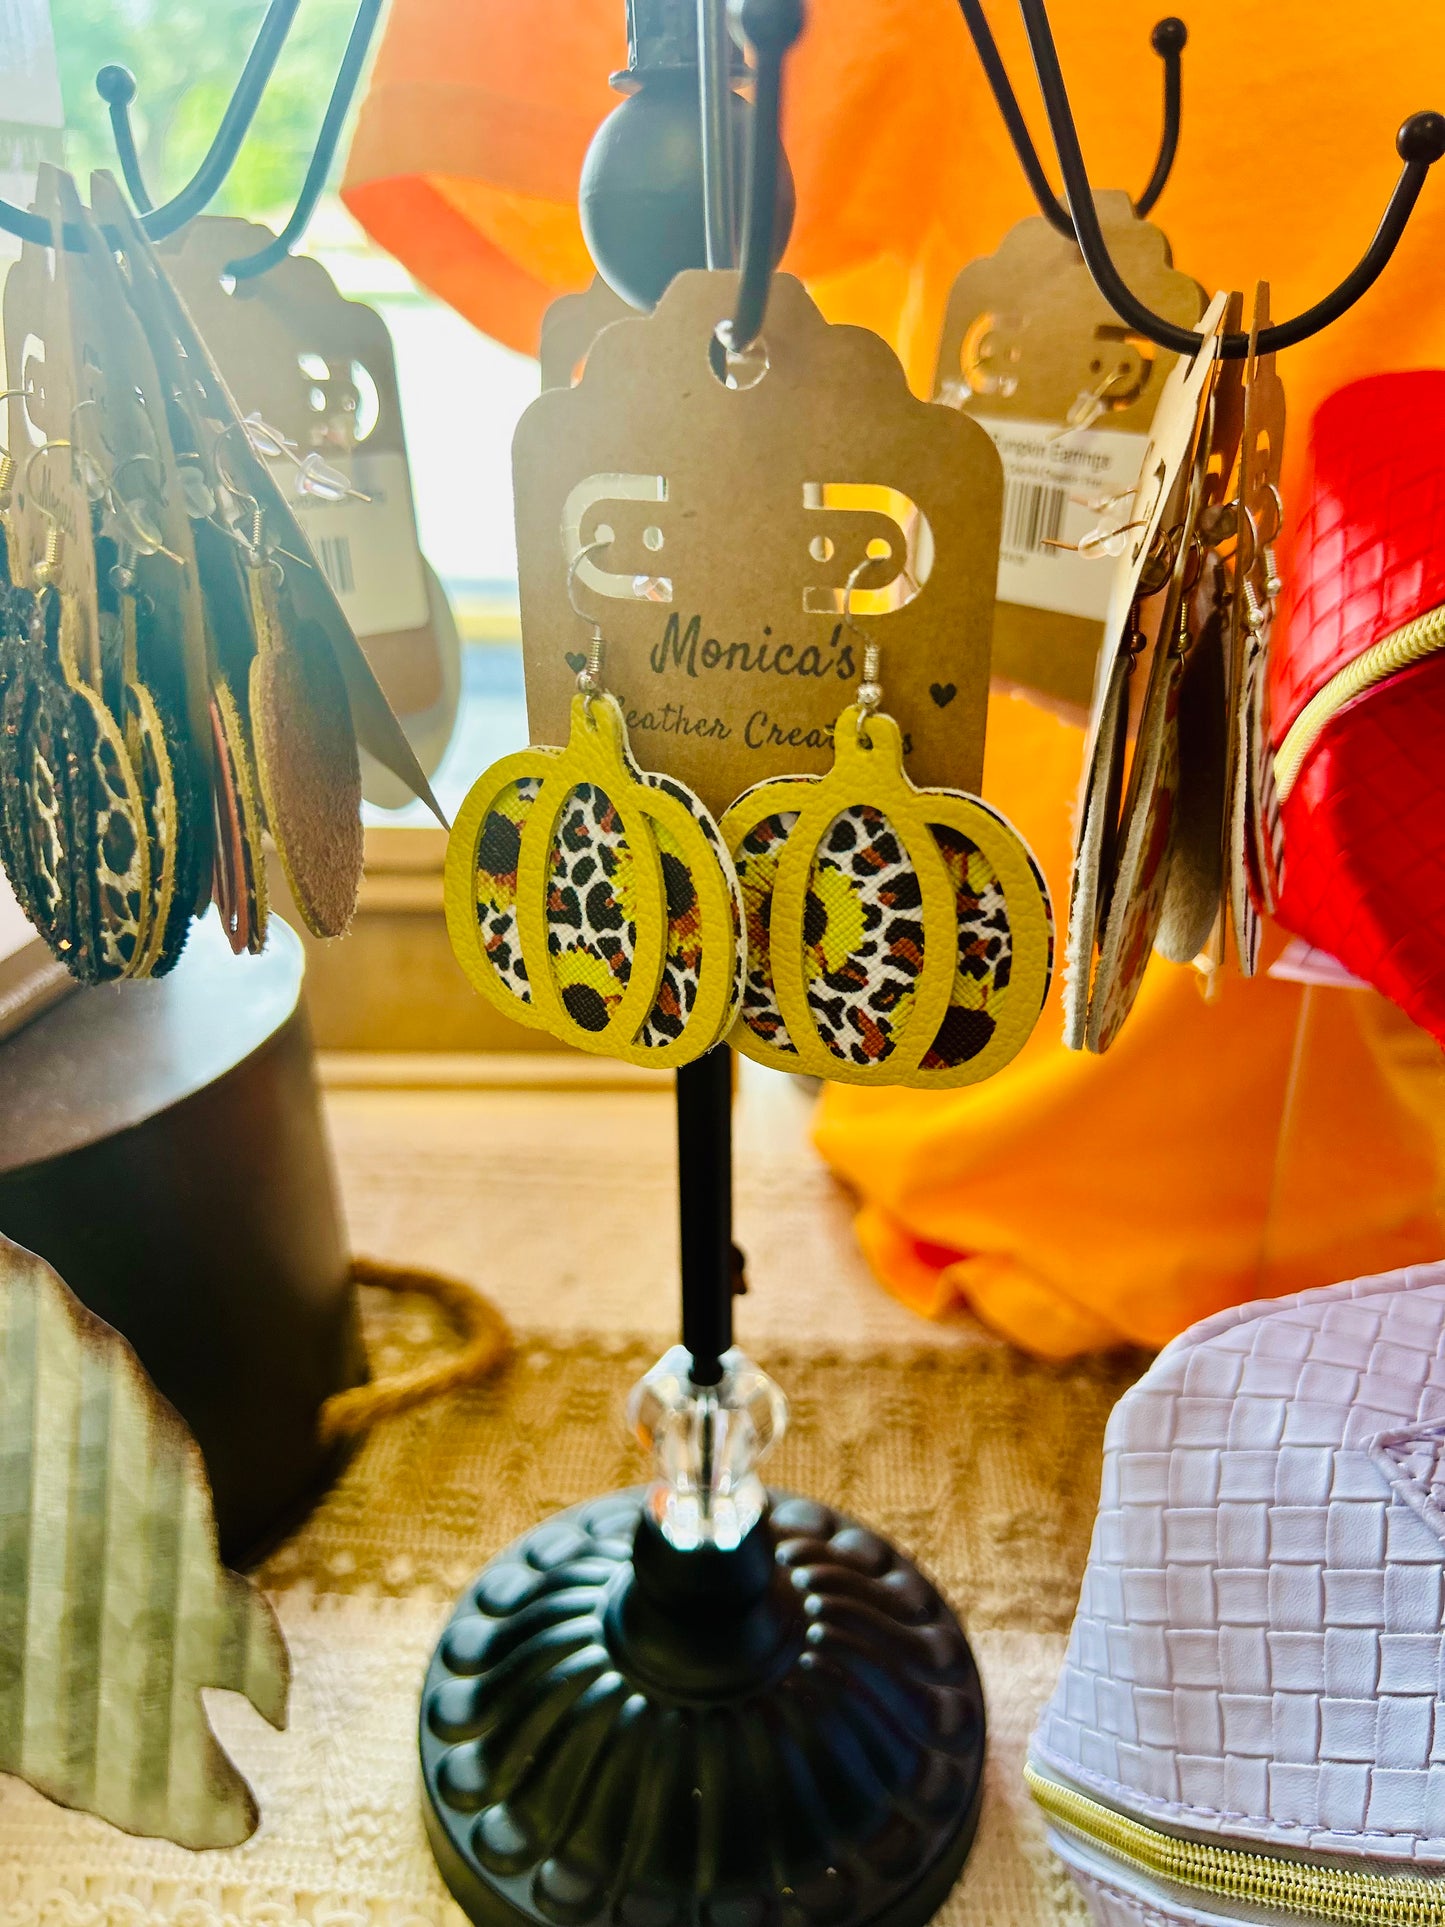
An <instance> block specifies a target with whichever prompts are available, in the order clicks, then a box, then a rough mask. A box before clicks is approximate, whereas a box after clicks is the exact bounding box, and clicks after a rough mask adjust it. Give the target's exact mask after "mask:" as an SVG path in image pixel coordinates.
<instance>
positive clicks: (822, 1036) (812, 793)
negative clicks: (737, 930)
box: [722, 584, 1053, 1089]
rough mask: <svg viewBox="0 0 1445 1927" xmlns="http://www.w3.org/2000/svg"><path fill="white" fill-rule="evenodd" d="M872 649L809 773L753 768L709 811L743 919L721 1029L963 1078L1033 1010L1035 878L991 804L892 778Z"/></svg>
mask: <svg viewBox="0 0 1445 1927" xmlns="http://www.w3.org/2000/svg"><path fill="white" fill-rule="evenodd" d="M850 587H851V584H850ZM877 665H878V651H877V648H876V646H875V645H873V644H872V643H867V644H866V647H865V651H864V672H863V674H864V680H863V682H862V684H861V685H860V686H859V689H858V697H857V701H856V702H855V703H853V704H852V705H851V706H850V707H849V708H847V709H845V710H844V711H843V713H842V715H841V716H840V717H839V718H838V721H837V723H836V725H835V727H834V731H833V743H834V759H835V760H834V763H833V767H832V769H831V770H830V771H829V772H828V774H827V775H826V776H823V777H812V776H798V777H785V778H783V779H781V780H777V781H772V782H764V783H758V784H755V785H754V786H753V788H752V789H750V790H746V791H744V793H743V794H742V795H741V796H740V797H739V798H738V800H737V801H736V802H735V803H734V804H733V805H732V807H731V809H729V810H728V811H727V813H726V815H725V816H724V817H723V820H722V832H723V839H724V841H725V842H726V844H727V847H728V850H729V851H730V852H731V854H732V856H733V860H734V863H735V865H736V867H737V872H738V879H739V882H740V884H741V886H742V892H743V903H744V909H745V912H746V916H747V924H748V974H747V982H746V984H745V986H744V991H743V1008H742V1012H741V1015H740V1017H739V1019H738V1022H737V1024H736V1025H735V1027H734V1030H733V1036H732V1040H731V1041H732V1042H733V1044H734V1045H735V1046H736V1047H737V1049H738V1050H740V1051H742V1052H743V1053H744V1054H745V1055H746V1056H748V1057H751V1058H753V1059H755V1061H756V1062H758V1063H760V1064H767V1065H769V1066H770V1067H772V1068H773V1069H776V1070H793V1071H809V1072H812V1073H813V1074H814V1075H815V1076H819V1077H826V1078H830V1079H832V1080H834V1081H835V1082H839V1083H845V1084H875V1085H913V1086H916V1087H919V1088H922V1089H947V1088H950V1087H953V1086H956V1085H960V1084H973V1083H978V1082H980V1081H981V1080H982V1079H983V1078H986V1077H991V1076H992V1075H993V1073H994V1072H995V1071H997V1070H1000V1069H1001V1068H1002V1067H1003V1066H1004V1065H1005V1064H1006V1063H1008V1061H1009V1059H1010V1058H1012V1057H1013V1056H1014V1055H1015V1054H1016V1053H1017V1052H1018V1051H1019V1049H1020V1048H1021V1047H1022V1046H1023V1044H1024V1042H1025V1041H1026V1039H1027V1038H1028V1036H1029V1034H1030V1032H1031V1031H1032V1030H1033V1027H1034V1025H1035V1024H1036V1023H1037V1021H1038V1018H1039V1013H1040V1011H1041V1010H1042V1009H1043V1004H1044V999H1045V997H1046V996H1047V995H1048V988H1049V981H1050V977H1051V975H1052V970H1053V915H1052V911H1051V909H1050V905H1049V898H1048V892H1047V889H1046V888H1045V885H1044V880H1043V877H1042V874H1041V873H1040V871H1039V868H1038V865H1037V863H1035V861H1034V859H1033V856H1032V855H1031V853H1030V852H1029V850H1028V848H1027V846H1026V845H1025V844H1024V842H1023V841H1022V839H1021V838H1020V837H1019V835H1018V834H1017V832H1016V831H1015V830H1014V829H1013V828H1012V827H1011V825H1010V824H1008V823H1007V822H1006V821H1005V820H1004V818H1003V817H1001V816H1000V815H999V814H998V813H997V811H995V810H992V809H990V808H989V806H988V805H987V804H986V803H984V802H983V801H982V800H981V799H980V798H979V797H977V796H970V795H968V794H966V793H965V792H963V791H961V790H935V789H929V790H924V789H918V788H916V787H915V786H914V784H913V783H912V782H911V781H910V780H909V777H908V775H907V772H906V771H905V769H904V767H903V739H902V735H901V732H900V730H899V727H898V724H897V723H896V722H895V721H894V719H893V718H892V717H891V716H887V715H884V714H882V713H880V710H879V704H880V703H881V701H882V691H881V690H880V688H879V686H878V680H877V676H878V667H877Z"/></svg>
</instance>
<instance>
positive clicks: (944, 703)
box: [928, 682, 958, 709]
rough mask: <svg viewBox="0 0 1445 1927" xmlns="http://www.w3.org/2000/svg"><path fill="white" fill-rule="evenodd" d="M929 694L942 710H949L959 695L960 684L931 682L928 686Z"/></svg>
mask: <svg viewBox="0 0 1445 1927" xmlns="http://www.w3.org/2000/svg"><path fill="white" fill-rule="evenodd" d="M928 693H929V695H930V696H932V698H933V700H934V701H935V702H936V703H937V704H938V707H939V708H940V709H947V707H948V705H949V704H950V703H951V702H952V701H953V699H954V697H955V696H956V695H957V694H958V684H957V683H956V682H931V683H930V684H929V685H928Z"/></svg>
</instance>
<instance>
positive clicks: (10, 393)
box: [0, 388, 29, 512]
mask: <svg viewBox="0 0 1445 1927" xmlns="http://www.w3.org/2000/svg"><path fill="white" fill-rule="evenodd" d="M28 393H29V390H28V389H25V388H0V402H5V401H10V400H12V399H13V398H14V397H15V396H16V395H19V396H20V397H21V399H22V400H23V399H24V397H25V396H26V395H27V394H28ZM18 466H19V464H18V463H17V461H16V459H15V457H14V456H13V455H12V454H11V453H10V450H9V449H8V448H7V447H5V446H3V445H0V512H3V511H4V510H5V509H8V508H9V506H10V498H11V496H12V495H13V494H14V493H15V471H16V469H17V468H18Z"/></svg>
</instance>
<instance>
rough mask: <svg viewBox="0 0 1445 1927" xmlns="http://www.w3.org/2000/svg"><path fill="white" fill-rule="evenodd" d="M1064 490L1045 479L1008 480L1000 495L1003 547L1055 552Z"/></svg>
mask: <svg viewBox="0 0 1445 1927" xmlns="http://www.w3.org/2000/svg"><path fill="white" fill-rule="evenodd" d="M1068 504H1069V497H1068V491H1067V490H1065V489H1062V488H1051V487H1050V486H1049V485H1048V483H1047V482H1010V483H1009V484H1008V486H1007V488H1005V490H1004V498H1003V542H1002V544H1001V546H1002V547H1003V548H1004V549H1013V550H1015V551H1019V550H1022V551H1023V552H1024V553H1026V554H1033V553H1035V552H1039V553H1042V554H1044V555H1049V556H1057V555H1058V554H1059V550H1058V549H1057V548H1055V547H1054V546H1053V544H1054V543H1056V542H1057V541H1058V540H1059V535H1060V531H1061V530H1062V529H1063V526H1064V511H1065V509H1066V508H1067V507H1068Z"/></svg>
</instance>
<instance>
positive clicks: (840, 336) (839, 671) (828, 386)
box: [513, 271, 1002, 813]
mask: <svg viewBox="0 0 1445 1927" xmlns="http://www.w3.org/2000/svg"><path fill="white" fill-rule="evenodd" d="M736 291H737V277H736V276H735V275H733V274H723V273H708V272H705V271H695V272H689V273H685V274H681V275H679V276H678V277H677V279H676V280H675V281H674V282H673V283H672V285H671V287H670V288H669V289H668V290H667V292H666V294H665V295H664V296H663V298H662V300H661V301H660V302H659V303H658V306H657V308H656V310H655V312H654V313H652V314H651V315H645V316H644V315H639V316H636V317H634V318H631V319H623V320H620V321H618V322H616V323H614V324H613V325H612V326H610V327H607V328H604V329H603V331H602V333H601V334H600V335H598V336H597V338H596V340H595V341H594V342H593V344H592V346H591V349H590V351H589V352H588V353H587V357H586V362H585V365H584V367H583V371H582V375H581V378H580V380H579V381H577V383H576V384H575V386H570V387H565V388H563V387H559V388H555V389H553V390H551V391H549V392H548V393H545V394H543V395H542V396H541V397H540V398H539V399H538V400H537V401H535V402H534V403H533V404H532V406H531V407H530V408H529V409H528V411H527V413H526V414H525V415H524V416H523V417H522V420H521V423H520V424H519V426H518V429H517V434H516V439H515V442H514V444H513V468H514V475H515V483H516V505H517V541H518V568H519V577H520V589H521V613H522V637H523V656H524V661H525V667H526V679H527V709H528V717H529V723H530V731H531V735H532V737H533V739H534V740H535V741H539V742H552V743H560V742H562V741H564V740H565V739H566V737H567V733H568V715H569V711H570V706H571V700H572V695H573V692H574V689H575V687H576V675H577V672H578V670H579V669H580V668H581V666H582V658H581V655H580V653H579V651H578V648H577V642H576V621H577V617H576V609H584V610H585V612H586V614H587V615H588V616H589V618H592V619H595V621H596V622H597V623H598V624H599V625H600V626H601V627H602V629H603V630H604V631H605V633H606V636H607V642H608V656H607V681H608V687H609V689H610V690H611V691H612V692H613V693H614V694H615V695H616V697H617V698H618V701H619V703H620V705H621V708H622V711H623V715H624V718H625V721H626V725H627V729H628V732H629V735H630V738H631V743H632V750H633V754H634V755H635V756H636V757H637V759H638V761H639V763H641V764H642V765H643V766H644V767H645V768H648V769H653V770H661V771H663V772H665V773H667V774H669V775H672V776H676V777H677V778H679V779H680V780H681V781H682V782H684V783H686V784H688V785H689V786H690V787H691V788H692V789H694V790H696V791H697V793H698V794H699V796H700V797H701V798H702V800H703V802H704V803H705V804H706V805H707V807H708V808H709V809H710V810H712V811H714V812H717V813H720V812H721V811H722V810H723V809H725V808H726V807H727V805H728V804H729V803H730V802H732V800H733V798H734V797H736V796H737V795H738V794H739V793H740V792H741V791H743V790H745V789H747V788H748V787H750V785H752V784H753V783H756V782H758V781H761V780H763V779H765V778H769V777H776V776H783V775H793V774H803V775H809V774H813V775H821V774H823V773H824V772H825V771H826V770H827V769H828V768H829V766H830V765H831V762H832V759H833V740H832V739H833V725H834V722H835V721H836V719H837V716H838V712H839V709H840V707H841V705H842V704H843V703H844V702H845V701H846V700H847V697H848V695H849V693H850V692H851V690H852V688H853V686H854V684H856V682H857V680H858V676H859V671H860V669H861V666H862V665H861V660H860V652H859V649H858V646H857V642H856V638H855V637H854V636H853V635H852V634H851V633H850V631H849V630H848V628H847V626H846V625H845V623H844V621H843V608H844V591H845V586H846V585H847V583H848V581H849V578H850V576H852V577H855V578H856V579H855V587H854V593H853V610H854V613H855V614H856V615H857V616H858V618H859V619H860V621H863V622H865V623H866V624H867V626H868V629H869V631H870V633H871V634H873V635H874V636H875V637H876V638H877V640H878V642H879V643H880V645H881V646H883V647H884V648H885V649H886V651H887V655H888V662H889V685H890V707H892V708H893V710H894V712H895V713H896V714H897V715H898V717H899V720H900V722H901V724H902V727H903V753H904V757H905V760H906V765H907V769H908V773H909V776H910V777H911V779H912V780H913V781H914V782H915V783H919V784H927V785H950V786H954V787H957V788H961V789H966V790H976V789H977V788H978V787H979V779H980V775H981V771H982V763H983V744H984V732H985V727H986V718H987V701H988V676H989V652H990V631H991V626H992V620H993V599H994V587H995V578H996V573H997V553H998V530H999V518H1000V514H1001V506H1002V470H1001V467H1000V464H999V459H998V456H997V454H996V453H995V451H994V448H993V445H992V444H991V442H990V441H989V439H988V436H987V435H986V434H985V433H984V431H983V430H982V429H980V428H979V427H978V426H977V425H976V424H975V423H973V422H971V421H969V420H968V419H967V417H966V416H963V415H961V414H959V413H958V412H957V411H956V410H953V409H947V408H940V407H938V406H936V405H935V404H933V403H931V402H922V401H919V400H918V399H917V397H916V396H914V395H912V394H911V393H910V392H909V389H908V386H907V383H906V381H905V379H904V375H903V370H902V367H901V366H900V364H899V362H898V360H897V357H896V356H895V355H894V354H893V351H892V350H891V349H890V348H889V347H888V345H887V344H886V343H885V342H884V341H882V340H881V339H880V338H879V337H878V336H876V335H873V334H871V333H869V332H868V331H867V330H866V329H862V328H851V327H835V326H832V325H830V324H829V323H828V322H827V321H825V320H824V318H823V316H822V315H821V314H820V313H819V311H818V309H817V308H816V307H815V306H814V304H813V302H812V301H811V300H810V299H809V297H808V295H807V294H806V293H805V291H804V290H803V288H802V286H801V284H800V283H799V282H797V281H796V280H794V279H793V278H792V277H791V276H788V275H777V276H775V277H774V280H773V283H772V290H771V294H770V298H769V304H768V311H767V316H766V319H765V323H764V328H763V332H762V336H761V337H760V339H759V341H758V342H757V343H755V344H754V346H753V347H752V348H751V349H749V350H747V351H746V352H745V353H743V354H740V355H733V356H730V355H728V354H726V353H725V352H724V351H723V349H722V347H721V345H720V343H719V341H718V338H717V333H716V331H717V328H718V325H719V323H721V322H723V321H725V320H726V319H727V318H728V317H729V316H730V315H731V313H732V310H733V307H734V304H735V300H736ZM865 563H866V564H869V565H870V566H868V567H866V568H865V569H864V570H863V571H862V572H861V573H860V572H859V565H860V564H865ZM569 573H571V574H573V575H574V583H573V596H574V597H575V605H574V604H573V603H570V602H569V593H568V582H569ZM573 658H575V659H573Z"/></svg>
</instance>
